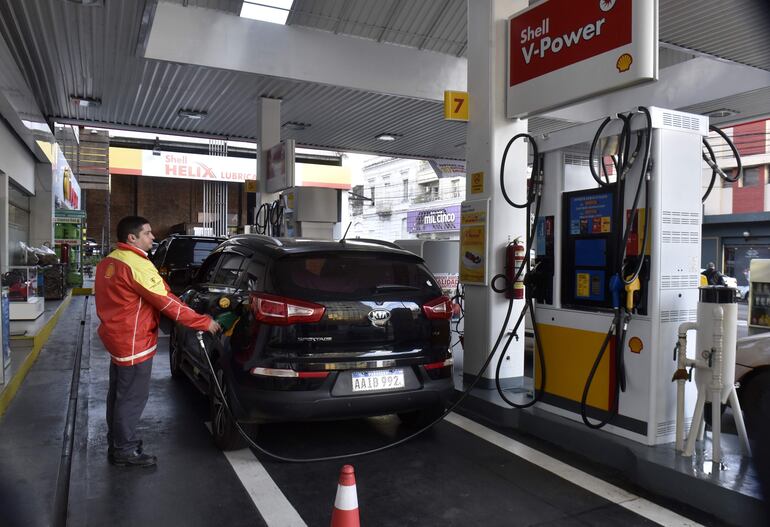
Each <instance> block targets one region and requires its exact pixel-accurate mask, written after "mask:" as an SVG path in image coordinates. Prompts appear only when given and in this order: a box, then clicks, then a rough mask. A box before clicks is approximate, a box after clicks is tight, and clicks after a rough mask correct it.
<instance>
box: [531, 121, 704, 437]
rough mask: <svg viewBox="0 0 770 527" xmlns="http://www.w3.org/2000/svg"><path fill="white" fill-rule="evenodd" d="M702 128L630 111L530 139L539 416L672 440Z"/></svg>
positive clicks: (694, 277)
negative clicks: (537, 192)
mask: <svg viewBox="0 0 770 527" xmlns="http://www.w3.org/2000/svg"><path fill="white" fill-rule="evenodd" d="M647 112H648V113H647ZM597 130H598V132H597ZM707 134H708V118H706V117H703V116H700V115H692V114H687V113H683V112H678V111H672V110H666V109H662V108H649V109H647V108H639V109H634V110H632V111H629V112H627V113H625V114H623V115H620V116H613V119H609V118H608V120H606V122H603V123H602V122H595V123H589V124H585V125H580V126H576V127H573V128H569V129H566V130H563V131H561V132H558V133H554V134H552V135H550V136H549V137H546V138H544V139H543V140H538V146H539V149H540V153H541V154H544V192H543V199H542V209H541V211H540V214H539V217H538V220H537V221H538V229H537V234H536V239H535V248H536V262H537V273H536V274H537V275H538V278H537V280H538V288H537V291H538V293H537V297H536V298H535V300H536V301H537V304H536V315H537V317H536V318H537V321H538V328H539V331H540V334H541V342H542V348H543V351H544V355H545V361H546V364H547V368H546V370H547V378H546V381H545V386H544V392H543V397H542V400H541V401H540V402H539V403H538V405H537V408H539V409H542V410H546V411H549V412H553V413H556V414H559V415H562V416H565V417H568V418H570V419H574V420H582V421H584V422H585V423H586V424H587V425H588V426H590V427H592V428H600V427H603V426H604V425H606V426H604V429H605V430H606V431H608V432H611V433H613V434H617V435H619V436H623V437H626V438H629V439H632V440H634V441H638V442H640V443H644V444H647V445H656V444H661V443H666V442H671V441H673V440H674V433H675V424H676V423H675V421H676V419H675V418H676V415H675V413H676V411H675V409H676V387H675V385H674V383H672V382H671V372H672V370H673V367H674V365H675V364H674V362H673V360H672V359H673V356H672V349H673V347H674V343H675V342H676V341H677V330H678V328H679V325H680V324H681V323H683V322H694V321H695V317H696V307H697V302H698V285H699V273H700V257H701V254H700V244H701V234H700V231H701V221H702V216H701V214H702V207H701V193H702V191H701V174H702V169H701V141H702V138H703V137H704V136H706V135H707ZM591 154H593V156H591ZM591 157H593V159H591ZM591 163H593V164H594V172H595V173H594V174H593V175H592V171H591V168H590V164H591ZM647 229H648V230H647ZM646 230H647V231H646ZM645 231H646V233H645ZM627 282H628V283H627ZM535 367H536V368H539V365H538V362H537V361H535ZM535 379H539V375H538V373H537V371H536V372H535ZM541 388H542V387H541ZM693 389H694V387H693V386H687V387H685V390H686V391H688V392H692V391H693ZM693 399H694V398H693V397H689V398H688V408H687V410H688V414H690V415H691V411H692V406H693V404H692V401H693Z"/></svg>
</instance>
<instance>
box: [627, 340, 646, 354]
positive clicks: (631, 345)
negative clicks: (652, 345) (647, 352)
mask: <svg viewBox="0 0 770 527" xmlns="http://www.w3.org/2000/svg"><path fill="white" fill-rule="evenodd" d="M628 349H629V350H630V351H631V353H641V352H642V350H643V349H644V343H643V342H642V339H640V338H639V337H631V340H629V341H628Z"/></svg>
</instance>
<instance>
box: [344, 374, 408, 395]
mask: <svg viewBox="0 0 770 527" xmlns="http://www.w3.org/2000/svg"><path fill="white" fill-rule="evenodd" d="M403 387H404V370H402V369H395V370H369V371H354V372H353V391H354V392H376V391H380V390H393V389H397V388H403Z"/></svg>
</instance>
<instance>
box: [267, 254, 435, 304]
mask: <svg viewBox="0 0 770 527" xmlns="http://www.w3.org/2000/svg"><path fill="white" fill-rule="evenodd" d="M273 276H274V279H275V284H274V285H275V287H276V289H278V290H279V292H280V293H281V294H284V295H286V296H290V297H295V298H307V299H313V298H314V299H317V300H323V299H326V300H332V299H338V300H342V299H345V300H352V299H361V298H368V297H371V296H372V295H373V294H377V293H389V292H394V293H403V292H406V293H409V292H412V293H431V294H435V295H436V296H438V295H440V294H441V289H440V288H439V286H438V284H436V281H435V280H434V279H433V276H431V274H430V272H429V271H428V270H427V269H426V268H425V266H424V265H423V264H421V263H419V262H416V261H415V260H414V259H411V258H409V257H400V256H398V255H392V256H391V255H388V254H351V253H322V254H319V253H313V254H306V255H300V256H290V257H287V258H282V259H280V260H278V261H277V262H276V264H275V265H274V273H273Z"/></svg>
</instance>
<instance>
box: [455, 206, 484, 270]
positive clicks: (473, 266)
mask: <svg viewBox="0 0 770 527" xmlns="http://www.w3.org/2000/svg"><path fill="white" fill-rule="evenodd" d="M460 210H461V217H460V218H461V219H460V281H461V282H462V283H464V284H478V285H486V282H487V261H486V260H487V216H488V214H489V200H473V201H465V202H463V204H462V205H461V209H460Z"/></svg>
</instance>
